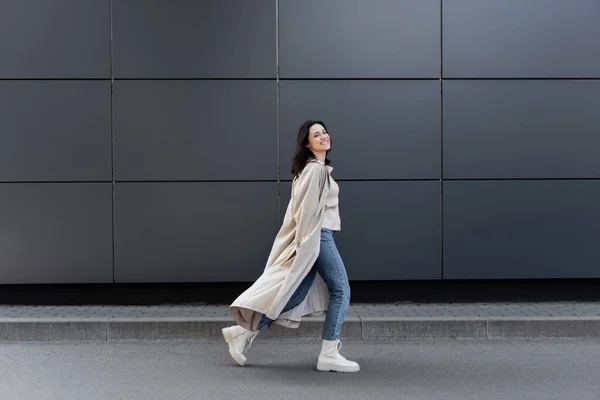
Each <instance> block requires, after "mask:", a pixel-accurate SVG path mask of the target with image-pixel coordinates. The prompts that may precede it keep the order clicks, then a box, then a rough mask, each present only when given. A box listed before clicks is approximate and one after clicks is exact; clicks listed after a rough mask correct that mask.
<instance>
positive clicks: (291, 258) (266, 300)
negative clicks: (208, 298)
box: [229, 160, 332, 330]
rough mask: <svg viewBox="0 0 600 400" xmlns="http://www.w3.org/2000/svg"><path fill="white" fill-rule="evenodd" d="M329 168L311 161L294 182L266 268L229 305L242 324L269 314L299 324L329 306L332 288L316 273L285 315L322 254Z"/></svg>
mask: <svg viewBox="0 0 600 400" xmlns="http://www.w3.org/2000/svg"><path fill="white" fill-rule="evenodd" d="M331 170H332V168H331V167H329V166H326V165H324V164H321V163H320V162H318V161H316V160H314V161H309V162H308V163H307V165H306V167H304V170H303V171H302V173H301V174H300V175H299V177H298V178H296V179H295V180H294V181H293V182H292V197H291V200H290V202H289V204H288V207H287V210H286V212H285V216H284V219H283V224H282V226H281V229H280V230H279V233H278V234H277V236H276V238H275V242H274V244H273V247H272V249H271V253H270V255H269V258H268V261H267V265H266V267H265V270H264V271H263V273H262V275H261V276H260V277H259V278H258V279H257V280H256V282H254V284H253V285H252V286H251V287H250V288H248V289H247V290H246V291H245V292H243V293H242V294H241V295H240V296H239V297H238V298H237V299H236V300H235V301H234V302H233V303H232V304H231V306H230V307H229V313H230V315H231V316H232V317H233V319H234V321H235V322H236V323H237V324H238V325H240V326H243V327H244V328H246V329H250V330H256V327H257V325H258V323H259V322H260V319H261V318H262V316H263V314H266V315H267V317H269V318H270V319H272V320H274V323H275V324H279V325H282V326H285V327H288V328H297V327H298V326H299V324H300V320H301V318H302V317H303V316H306V315H309V314H314V313H319V312H323V311H325V310H327V306H328V304H329V291H328V289H327V285H326V284H325V282H324V281H323V279H322V278H321V277H320V276H319V274H317V276H316V279H315V281H314V283H313V285H312V287H311V289H310V291H309V293H308V295H307V296H306V298H305V299H304V301H303V302H302V303H301V304H300V305H298V306H297V307H295V308H293V309H292V310H289V311H287V312H285V313H281V312H282V310H283V308H284V307H285V305H286V304H287V302H288V300H289V299H290V298H291V297H292V294H293V293H294V291H295V290H296V289H297V288H298V286H299V285H300V283H301V282H302V280H303V279H304V277H306V275H307V274H308V273H309V272H310V270H311V268H312V266H313V264H314V262H315V261H316V260H317V257H318V256H319V250H320V243H321V242H320V238H321V227H322V225H323V216H324V212H325V199H326V198H327V193H328V192H329V188H330V182H329V173H330V172H331Z"/></svg>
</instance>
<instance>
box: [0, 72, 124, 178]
mask: <svg viewBox="0 0 600 400" xmlns="http://www.w3.org/2000/svg"><path fill="white" fill-rule="evenodd" d="M110 113H111V111H110V82H108V81H106V82H103V81H88V82H86V81H0V140H1V141H2V146H0V181H46V180H50V181H62V180H75V181H98V180H107V181H110V180H111V179H112V178H111V177H112V171H111V168H112V167H111V134H110Z"/></svg>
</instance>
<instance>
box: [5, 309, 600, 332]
mask: <svg viewBox="0 0 600 400" xmlns="http://www.w3.org/2000/svg"><path fill="white" fill-rule="evenodd" d="M322 321H323V317H311V318H306V319H304V320H303V322H302V324H301V326H300V328H299V329H285V328H282V327H279V326H273V327H272V328H270V329H267V330H266V331H265V332H264V333H262V332H261V337H265V338H279V339H290V340H318V339H319V335H320V332H321V328H322ZM230 324H231V319H230V318H229V317H228V315H227V307H226V306H208V305H193V304H192V305H164V306H6V305H4V306H3V305H0V340H9V341H22V340H36V341H45V340H100V341H112V340H131V339H133V340H139V339H148V340H156V339H200V340H202V339H205V340H214V339H220V338H221V336H220V335H221V328H222V327H224V326H227V325H230ZM342 338H343V339H351V340H405V339H432V338H465V339H467V338H473V339H486V338H487V339H502V338H506V339H514V338H527V339H546V338H547V339H551V338H552V339H553V338H573V339H576V338H600V302H559V303H454V304H447V303H443V304H441V303H440V304H435V303H434V304H415V303H401V304H378V305H372V304H353V305H351V307H350V310H349V311H348V317H347V319H346V322H345V324H344V328H343V331H342Z"/></svg>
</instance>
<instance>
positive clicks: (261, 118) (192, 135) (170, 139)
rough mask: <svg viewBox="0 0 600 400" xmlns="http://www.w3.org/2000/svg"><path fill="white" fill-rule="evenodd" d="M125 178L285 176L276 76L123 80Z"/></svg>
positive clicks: (118, 138) (117, 94)
mask: <svg viewBox="0 0 600 400" xmlns="http://www.w3.org/2000/svg"><path fill="white" fill-rule="evenodd" d="M114 121H115V126H114V134H115V177H116V179H117V180H225V179H273V180H275V179H277V87H276V83H275V82H274V81H273V82H269V81H237V80H236V81H116V82H115V84H114Z"/></svg>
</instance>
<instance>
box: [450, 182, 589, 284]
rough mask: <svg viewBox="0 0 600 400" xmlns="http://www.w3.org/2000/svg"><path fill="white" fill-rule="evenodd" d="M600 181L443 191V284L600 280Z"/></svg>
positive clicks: (456, 186) (455, 185)
mask: <svg viewBox="0 0 600 400" xmlns="http://www.w3.org/2000/svg"><path fill="white" fill-rule="evenodd" d="M598 204H600V181H595V180H594V181H546V180H544V181H487V182H466V181H460V182H445V183H444V278H447V279H513V278H598V277H600V269H599V268H598V265H600V254H599V253H598V243H600V208H599V207H598Z"/></svg>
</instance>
